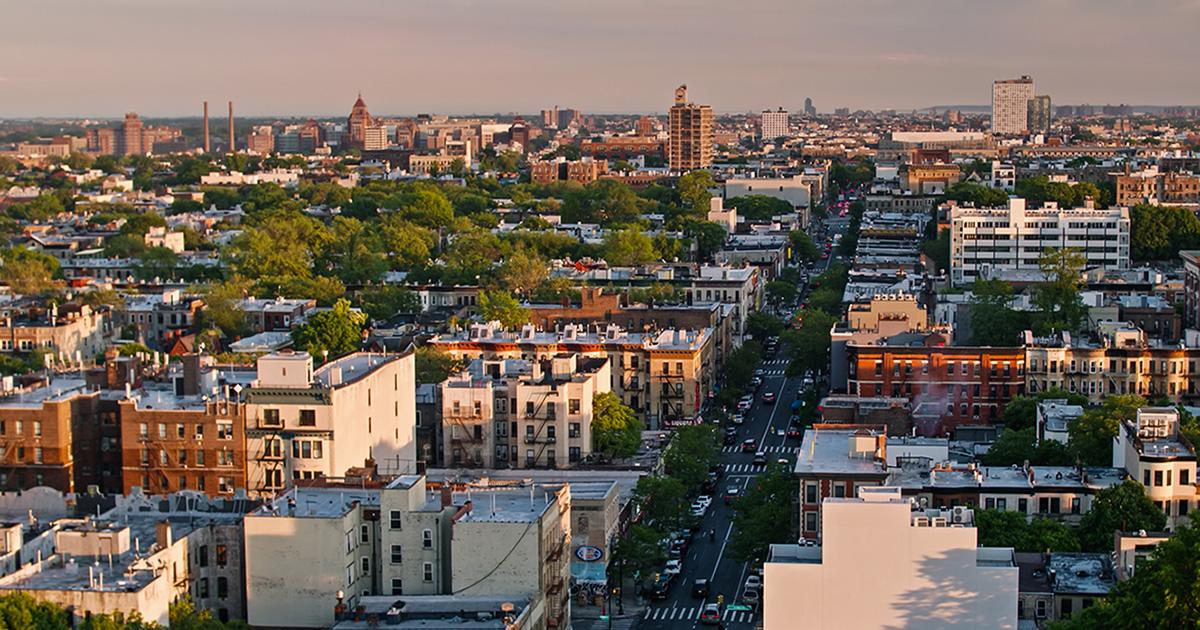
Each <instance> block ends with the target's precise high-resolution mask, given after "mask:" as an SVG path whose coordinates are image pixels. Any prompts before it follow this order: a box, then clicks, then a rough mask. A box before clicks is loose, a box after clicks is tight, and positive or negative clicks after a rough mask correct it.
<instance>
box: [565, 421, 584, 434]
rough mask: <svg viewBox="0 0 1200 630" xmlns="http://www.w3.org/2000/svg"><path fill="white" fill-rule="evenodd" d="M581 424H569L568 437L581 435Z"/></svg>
mask: <svg viewBox="0 0 1200 630" xmlns="http://www.w3.org/2000/svg"><path fill="white" fill-rule="evenodd" d="M580 428H581V425H580V424H579V423H578V422H572V423H571V424H568V425H567V437H573V438H577V437H579V436H580Z"/></svg>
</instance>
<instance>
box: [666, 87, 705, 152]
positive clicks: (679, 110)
mask: <svg viewBox="0 0 1200 630" xmlns="http://www.w3.org/2000/svg"><path fill="white" fill-rule="evenodd" d="M670 129H671V144H670V149H669V150H668V153H669V158H668V160H667V164H668V166H670V168H671V170H673V171H691V170H694V169H698V168H705V167H707V166H709V165H711V164H712V153H713V110H712V107H709V106H708V105H695V104H692V103H689V102H688V97H687V86H686V85H681V86H679V88H678V89H676V90H675V105H674V106H673V107H671V111H670Z"/></svg>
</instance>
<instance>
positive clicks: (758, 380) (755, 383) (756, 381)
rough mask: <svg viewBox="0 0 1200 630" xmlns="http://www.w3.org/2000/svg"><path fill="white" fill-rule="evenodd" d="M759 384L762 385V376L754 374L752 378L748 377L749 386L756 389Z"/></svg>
mask: <svg viewBox="0 0 1200 630" xmlns="http://www.w3.org/2000/svg"><path fill="white" fill-rule="evenodd" d="M760 385H762V378H760V377H758V376H755V377H754V378H752V379H750V387H751V388H752V389H758V388H759V386H760Z"/></svg>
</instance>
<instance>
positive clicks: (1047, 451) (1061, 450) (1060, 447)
mask: <svg viewBox="0 0 1200 630" xmlns="http://www.w3.org/2000/svg"><path fill="white" fill-rule="evenodd" d="M982 461H983V463H984V465H987V466H1013V465H1017V466H1019V465H1021V464H1023V463H1024V462H1029V463H1031V464H1033V465H1035V466H1070V465H1071V464H1073V463H1075V454H1074V453H1073V452H1072V451H1071V450H1070V449H1068V448H1067V445H1066V444H1063V443H1062V442H1059V441H1057V440H1042V442H1041V444H1038V440H1037V428H1036V427H1026V428H1024V429H1021V430H1019V431H1018V430H1013V429H1005V430H1004V433H1001V434H1000V436H999V437H997V438H996V441H995V442H994V443H993V444H992V446H991V447H990V448H988V452H987V453H985V454H984V456H983V458H982Z"/></svg>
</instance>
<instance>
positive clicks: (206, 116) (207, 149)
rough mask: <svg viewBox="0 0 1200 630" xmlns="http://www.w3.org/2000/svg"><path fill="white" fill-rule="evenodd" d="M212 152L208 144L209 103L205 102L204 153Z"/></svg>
mask: <svg viewBox="0 0 1200 630" xmlns="http://www.w3.org/2000/svg"><path fill="white" fill-rule="evenodd" d="M210 150H211V148H210V147H209V144H208V101H204V152H205V153H208V152H209V151H210Z"/></svg>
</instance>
